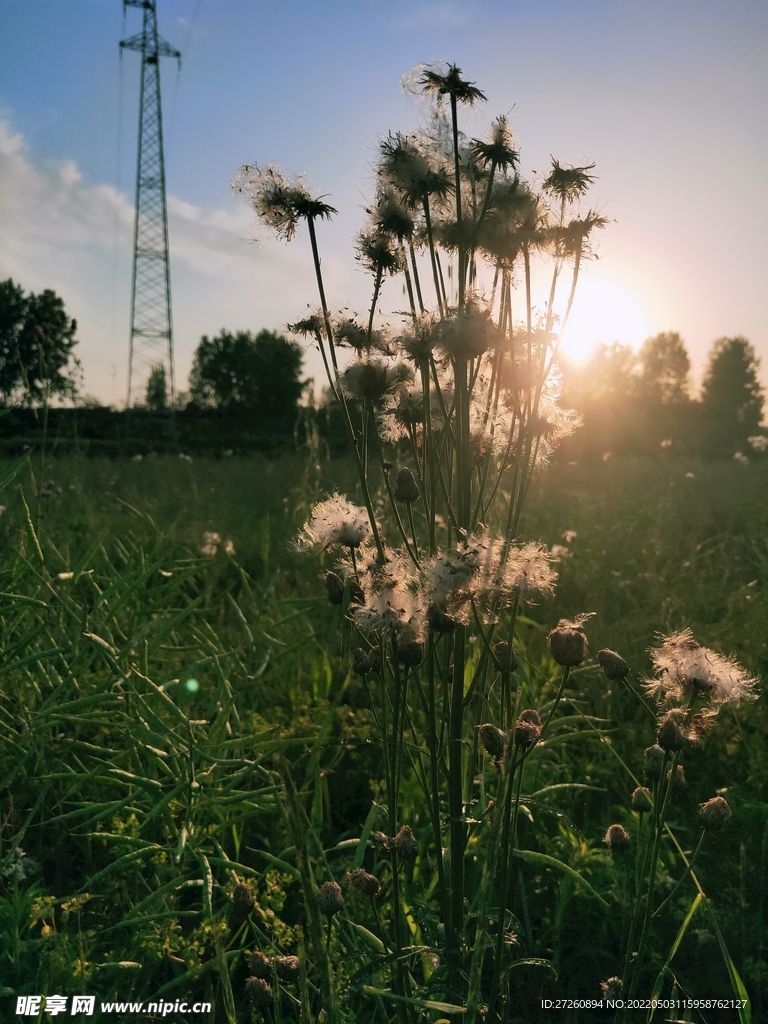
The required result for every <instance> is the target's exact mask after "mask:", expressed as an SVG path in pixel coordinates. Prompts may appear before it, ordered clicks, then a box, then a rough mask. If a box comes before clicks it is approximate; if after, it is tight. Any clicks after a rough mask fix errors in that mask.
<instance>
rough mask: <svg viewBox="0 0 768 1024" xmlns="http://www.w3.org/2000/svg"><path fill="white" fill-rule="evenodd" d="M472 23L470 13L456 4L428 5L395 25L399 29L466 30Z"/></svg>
mask: <svg viewBox="0 0 768 1024" xmlns="http://www.w3.org/2000/svg"><path fill="white" fill-rule="evenodd" d="M469 22H470V17H469V12H468V11H467V9H466V8H465V7H461V8H460V7H459V5H458V4H455V3H436V4H428V5H427V6H426V7H421V8H418V9H417V10H415V11H414V12H413V14H411V15H410V16H409V17H407V18H401V19H399V20H398V21H397V22H396V23H395V27H396V28H399V29H415V28H434V29H446V28H464V27H465V26H466V25H468V24H469Z"/></svg>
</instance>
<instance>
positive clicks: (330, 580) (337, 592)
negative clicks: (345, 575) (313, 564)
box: [323, 570, 344, 604]
mask: <svg viewBox="0 0 768 1024" xmlns="http://www.w3.org/2000/svg"><path fill="white" fill-rule="evenodd" d="M323 579H324V580H325V590H326V593H327V594H328V603H329V604H341V603H342V602H343V600H344V582H343V580H342V579H341V577H340V576H337V574H336V573H335V572H331V571H330V570H329V571H328V572H327V573H326V574H325V576H324V577H323Z"/></svg>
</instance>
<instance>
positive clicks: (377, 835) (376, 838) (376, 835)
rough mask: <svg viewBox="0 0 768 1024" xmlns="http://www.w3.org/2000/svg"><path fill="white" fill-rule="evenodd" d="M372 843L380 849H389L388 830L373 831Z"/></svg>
mask: <svg viewBox="0 0 768 1024" xmlns="http://www.w3.org/2000/svg"><path fill="white" fill-rule="evenodd" d="M371 843H372V844H373V845H374V846H375V847H376V848H377V849H378V850H388V849H389V836H388V835H387V833H386V832H371Z"/></svg>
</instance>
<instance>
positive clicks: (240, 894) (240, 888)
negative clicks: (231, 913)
mask: <svg viewBox="0 0 768 1024" xmlns="http://www.w3.org/2000/svg"><path fill="white" fill-rule="evenodd" d="M232 903H233V904H234V906H235V910H236V911H237V913H238V914H241V915H242V916H243V917H245V915H246V914H250V912H251V911H252V910H253V908H254V907H255V906H256V900H255V899H254V897H253V893H252V892H251V887H250V886H249V885H246V884H245V882H238V884H237V885H236V886H235V888H234V889H233V890H232Z"/></svg>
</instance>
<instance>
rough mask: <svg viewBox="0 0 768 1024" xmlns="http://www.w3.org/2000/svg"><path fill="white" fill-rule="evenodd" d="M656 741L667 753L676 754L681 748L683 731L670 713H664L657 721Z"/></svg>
mask: <svg viewBox="0 0 768 1024" xmlns="http://www.w3.org/2000/svg"><path fill="white" fill-rule="evenodd" d="M656 742H657V743H658V744H659V746H660V747H661V748H662V750H666V752H667V753H668V754H676V753H677V752H678V751H679V750H682V749H683V733H682V731H681V729H680V726H679V725H678V724H677V722H676V721H675V719H674V717H673V716H672V715H665V716H664V718H662V720H661V721H660V722H659V731H658V733H657V735H656Z"/></svg>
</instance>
